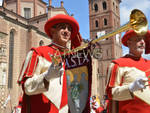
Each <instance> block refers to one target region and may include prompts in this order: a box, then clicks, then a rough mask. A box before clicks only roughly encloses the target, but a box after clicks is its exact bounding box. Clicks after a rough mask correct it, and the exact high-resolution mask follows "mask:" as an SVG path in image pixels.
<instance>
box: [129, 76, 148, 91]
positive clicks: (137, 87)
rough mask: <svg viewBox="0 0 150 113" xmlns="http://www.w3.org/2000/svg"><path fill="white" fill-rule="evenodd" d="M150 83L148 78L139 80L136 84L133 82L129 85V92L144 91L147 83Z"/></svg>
mask: <svg viewBox="0 0 150 113" xmlns="http://www.w3.org/2000/svg"><path fill="white" fill-rule="evenodd" d="M146 81H148V79H147V78H146V77H143V78H141V77H140V78H137V79H136V80H135V81H134V82H132V83H131V84H130V85H129V90H130V91H131V92H134V91H137V90H142V89H144V88H146V86H145V82H146Z"/></svg>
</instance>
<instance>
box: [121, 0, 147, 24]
mask: <svg viewBox="0 0 150 113" xmlns="http://www.w3.org/2000/svg"><path fill="white" fill-rule="evenodd" d="M133 9H139V10H141V11H142V12H143V13H144V14H145V15H146V17H150V14H149V12H150V0H122V2H121V4H120V18H121V25H123V24H125V23H127V22H128V21H129V15H130V13H131V11H132V10H133ZM148 20H149V21H150V19H148Z"/></svg>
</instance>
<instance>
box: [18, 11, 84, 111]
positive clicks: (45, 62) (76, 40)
mask: <svg viewBox="0 0 150 113" xmlns="http://www.w3.org/2000/svg"><path fill="white" fill-rule="evenodd" d="M45 32H46V34H47V35H48V36H49V37H50V38H51V39H52V43H51V44H50V45H48V46H40V47H38V48H32V49H31V51H30V52H29V53H28V55H27V57H26V60H25V62H24V64H23V68H22V70H21V74H20V77H19V80H18V82H19V83H20V84H21V85H22V88H23V91H24V95H23V105H22V110H21V113H68V112H69V107H68V97H67V83H66V82H67V81H66V73H65V63H64V60H63V58H62V57H61V56H62V54H63V53H64V52H65V51H67V50H68V48H67V43H68V41H69V40H71V48H76V47H78V46H80V44H81V41H82V39H81V36H80V35H79V24H78V22H77V21H76V20H75V19H74V18H73V17H71V16H68V15H63V14H59V15H56V16H54V17H52V18H50V19H49V20H48V21H47V22H46V24H45ZM53 56H57V57H59V58H58V59H59V60H61V62H60V63H59V64H58V65H56V64H55V63H54V62H52V61H54V60H53V58H52V57H53Z"/></svg>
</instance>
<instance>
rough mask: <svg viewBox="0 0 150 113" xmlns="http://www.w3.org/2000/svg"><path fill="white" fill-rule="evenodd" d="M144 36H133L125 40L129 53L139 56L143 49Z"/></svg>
mask: <svg viewBox="0 0 150 113" xmlns="http://www.w3.org/2000/svg"><path fill="white" fill-rule="evenodd" d="M144 40H145V36H134V37H132V38H130V39H129V40H128V41H127V45H128V47H129V51H130V53H132V54H134V55H136V56H141V55H142V53H143V52H144V51H145V41H144Z"/></svg>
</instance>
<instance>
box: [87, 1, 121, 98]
mask: <svg viewBox="0 0 150 113" xmlns="http://www.w3.org/2000/svg"><path fill="white" fill-rule="evenodd" d="M120 2H121V0H89V20H90V22H89V23H90V38H91V39H95V38H99V37H101V36H102V35H105V34H107V33H109V32H111V31H114V30H115V29H117V28H119V27H120V8H119V5H120ZM120 37H121V35H120V34H116V35H115V36H113V37H109V38H107V39H103V40H101V41H99V42H98V43H99V45H100V46H99V48H101V50H102V54H101V55H100V56H101V57H99V58H96V59H95V58H93V68H94V70H93V71H94V72H93V73H94V74H93V81H94V82H93V83H92V88H93V89H92V95H98V96H99V97H100V98H102V97H103V95H104V94H105V86H106V78H107V76H106V71H107V67H108V65H109V63H110V62H111V61H112V60H114V59H116V58H119V57H120V56H122V47H121V38H120Z"/></svg>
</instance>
